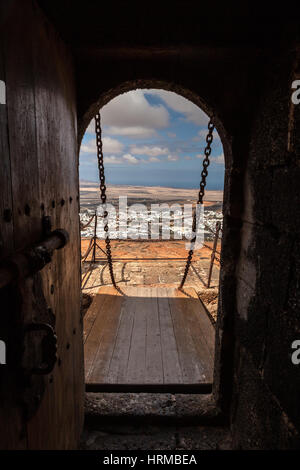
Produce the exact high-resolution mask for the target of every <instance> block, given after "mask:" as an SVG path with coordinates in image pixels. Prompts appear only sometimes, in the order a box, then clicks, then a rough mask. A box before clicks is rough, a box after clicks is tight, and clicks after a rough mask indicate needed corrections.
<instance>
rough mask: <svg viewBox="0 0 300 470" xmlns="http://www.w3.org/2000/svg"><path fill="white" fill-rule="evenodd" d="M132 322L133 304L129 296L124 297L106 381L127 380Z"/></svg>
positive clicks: (121, 381)
mask: <svg viewBox="0 0 300 470" xmlns="http://www.w3.org/2000/svg"><path fill="white" fill-rule="evenodd" d="M126 293H128V292H127V291H126ZM133 322H134V305H133V303H132V301H131V298H130V297H125V298H124V299H123V303H122V306H121V312H120V324H119V329H118V332H117V338H116V342H115V347H114V351H113V355H112V358H111V362H110V366H109V372H108V375H107V382H108V383H126V381H127V367H128V360H129V352H130V344H131V337H132V329H133Z"/></svg>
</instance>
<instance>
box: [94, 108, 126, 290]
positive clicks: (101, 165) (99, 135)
mask: <svg viewBox="0 0 300 470" xmlns="http://www.w3.org/2000/svg"><path fill="white" fill-rule="evenodd" d="M95 132H96V145H97V161H98V171H99V181H100V185H99V187H100V197H101V202H102V207H103V221H104V232H105V245H106V256H107V262H108V268H109V274H110V278H111V282H112V284H113V286H114V287H115V288H116V289H117V290H120V289H119V287H118V286H117V284H116V280H115V276H114V270H113V263H112V256H111V246H110V239H109V233H108V230H109V228H108V212H107V210H106V209H107V208H106V185H105V174H104V161H103V144H102V132H101V116H100V113H99V112H98V113H97V114H96V116H95Z"/></svg>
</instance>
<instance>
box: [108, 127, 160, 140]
mask: <svg viewBox="0 0 300 470" xmlns="http://www.w3.org/2000/svg"><path fill="white" fill-rule="evenodd" d="M105 132H106V133H107V134H110V135H122V136H127V137H134V138H136V139H144V138H147V137H153V136H154V135H155V134H156V131H155V129H150V128H147V127H139V126H134V127H118V126H109V127H107V128H106V129H105Z"/></svg>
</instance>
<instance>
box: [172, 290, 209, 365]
mask: <svg viewBox="0 0 300 470" xmlns="http://www.w3.org/2000/svg"><path fill="white" fill-rule="evenodd" d="M179 292H180V291H177V295H182V294H179ZM185 292H186V293H187V294H188V295H189V296H190V297H191V302H190V303H189V308H190V309H191V310H192V311H193V312H194V315H193V318H194V317H195V319H196V322H197V325H198V326H199V328H200V329H201V332H202V335H201V338H203V339H204V340H205V342H206V344H207V347H208V350H209V352H210V355H211V356H212V357H214V351H215V328H214V326H213V325H212V323H211V321H210V319H209V317H208V315H207V313H206V310H205V307H204V305H203V303H202V302H201V299H199V297H198V295H197V293H196V291H195V289H194V288H192V287H188V288H186V289H185Z"/></svg>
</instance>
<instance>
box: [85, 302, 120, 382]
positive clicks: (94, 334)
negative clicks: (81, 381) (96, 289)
mask: <svg viewBox="0 0 300 470" xmlns="http://www.w3.org/2000/svg"><path fill="white" fill-rule="evenodd" d="M113 299H114V296H111V295H107V294H101V295H99V294H98V295H97V296H96V298H95V299H94V301H93V303H94V302H95V304H96V306H97V307H98V312H97V317H96V319H95V321H94V323H93V327H92V329H91V331H90V333H89V336H88V339H87V341H86V343H85V345H84V368H85V379H86V381H89V378H90V375H91V374H92V370H93V364H94V361H95V356H96V354H97V350H98V347H99V344H100V342H101V337H102V328H103V322H104V321H105V320H104V317H105V314H106V311H107V309H108V308H109V307H110V305H111V302H112V301H113Z"/></svg>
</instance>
